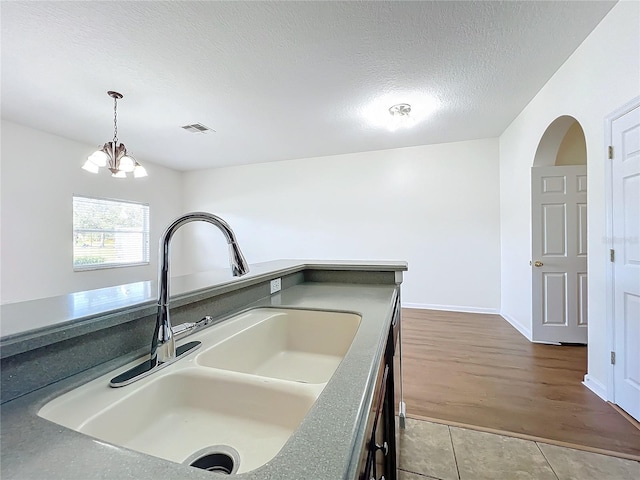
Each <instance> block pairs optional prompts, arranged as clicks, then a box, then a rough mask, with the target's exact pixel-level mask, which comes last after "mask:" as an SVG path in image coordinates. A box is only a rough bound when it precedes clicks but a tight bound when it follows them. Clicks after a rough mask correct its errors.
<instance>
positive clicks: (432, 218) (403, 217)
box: [183, 139, 500, 311]
mask: <svg viewBox="0 0 640 480" xmlns="http://www.w3.org/2000/svg"><path fill="white" fill-rule="evenodd" d="M498 188H499V175H498V141H497V139H485V140H476V141H468V142H459V143H450V144H440V145H430V146H420V147H410V148H401V149H393V150H384V151H375V152H366V153H356V154H347V155H337V156H332V157H323V158H310V159H301V160H291V161H284V162H277V163H264V164H258V165H246V166H240V167H229V168H219V169H211V170H202V171H195V172H187V173H185V174H184V189H183V191H184V195H185V208H186V209H188V210H206V211H210V212H212V213H216V214H218V215H220V216H222V217H223V218H225V219H226V220H227V221H228V222H229V223H230V225H231V226H232V227H233V228H234V230H235V231H236V233H237V235H238V239H239V242H240V245H241V247H242V249H243V251H244V253H245V256H246V257H247V259H248V261H249V263H254V262H259V261H266V260H273V259H277V258H317V259H363V260H407V261H408V262H409V272H408V273H407V274H406V275H405V283H404V286H403V287H404V288H403V301H404V303H408V304H420V305H423V306H427V305H428V306H438V307H439V308H458V309H468V310H479V311H497V309H498V306H499V302H500V298H499V284H500V258H499V252H500V237H499V192H498ZM207 227H208V226H206V225H204V226H199V225H193V229H192V231H194V232H196V233H195V235H194V238H193V239H192V241H193V243H192V244H189V245H187V248H186V249H185V256H186V262H187V264H188V265H190V267H191V268H193V269H194V270H206V269H208V268H211V267H214V266H219V265H222V266H223V265H226V262H227V260H226V253H225V252H226V248H225V245H224V241H223V239H222V236H221V235H219V234H217V233H215V232H214V233H211V231H210V229H207ZM188 252H191V256H190V254H189V253H188ZM203 253H204V255H203Z"/></svg>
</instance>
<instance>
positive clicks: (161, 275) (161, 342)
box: [151, 212, 249, 365]
mask: <svg viewBox="0 0 640 480" xmlns="http://www.w3.org/2000/svg"><path fill="white" fill-rule="evenodd" d="M196 221H201V222H207V223H210V224H212V225H215V226H216V227H218V228H219V229H220V231H221V232H222V234H223V235H224V236H225V238H226V239H227V243H228V244H229V263H230V264H231V273H232V274H233V276H234V277H240V276H242V275H244V274H246V273H247V272H248V271H249V265H248V264H247V261H246V260H245V258H244V255H243V254H242V251H241V250H240V247H239V246H238V243H237V241H236V236H235V234H234V233H233V230H232V229H231V227H230V226H229V224H228V223H227V222H225V221H224V220H223V219H222V218H220V217H218V216H216V215H213V214H211V213H207V212H192V213H187V214H185V215H182V216H180V217H178V218H176V219H175V220H174V221H173V222H172V223H171V225H169V226H168V227H167V229H166V230H165V232H164V234H163V235H162V237H161V238H160V251H159V255H158V314H157V317H156V328H155V331H154V334H153V340H152V342H151V362H152V363H153V364H154V365H157V364H158V363H164V362H167V361H171V360H173V359H175V356H176V346H175V339H174V336H173V331H172V327H171V319H170V316H169V259H170V250H169V246H170V244H171V238H172V237H173V234H174V233H175V232H176V231H177V230H178V229H179V228H180V227H181V226H182V225H184V224H186V223H190V222H196Z"/></svg>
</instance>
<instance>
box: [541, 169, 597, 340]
mask: <svg viewBox="0 0 640 480" xmlns="http://www.w3.org/2000/svg"><path fill="white" fill-rule="evenodd" d="M531 191H532V195H531V212H532V222H531V223H532V233H533V238H532V242H531V247H532V267H531V269H532V281H533V284H532V286H533V292H532V294H533V324H532V329H531V330H532V332H531V333H532V339H533V341H534V342H561V343H584V344H586V343H587V324H588V321H587V166H586V165H571V166H562V167H533V168H532V169H531Z"/></svg>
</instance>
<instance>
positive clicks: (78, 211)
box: [73, 195, 149, 270]
mask: <svg viewBox="0 0 640 480" xmlns="http://www.w3.org/2000/svg"><path fill="white" fill-rule="evenodd" d="M148 263H149V205H148V204H143V203H134V202H124V201H120V200H108V199H105V198H91V197H80V196H77V195H74V196H73V269H74V270H94V269H98V268H114V267H125V266H131V265H146V264H148Z"/></svg>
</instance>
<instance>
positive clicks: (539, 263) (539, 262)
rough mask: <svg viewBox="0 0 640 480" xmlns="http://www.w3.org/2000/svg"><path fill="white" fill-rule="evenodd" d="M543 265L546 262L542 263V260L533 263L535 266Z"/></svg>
mask: <svg viewBox="0 0 640 480" xmlns="http://www.w3.org/2000/svg"><path fill="white" fill-rule="evenodd" d="M542 265H544V263H542V262H541V261H540V260H536V261H535V263H534V264H533V266H534V267H541V266H542Z"/></svg>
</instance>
